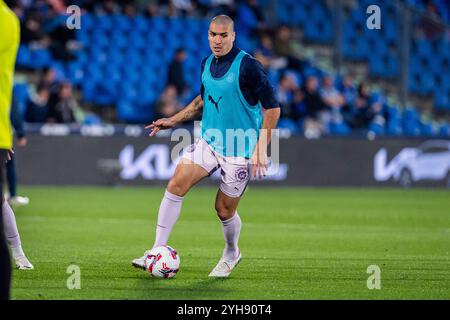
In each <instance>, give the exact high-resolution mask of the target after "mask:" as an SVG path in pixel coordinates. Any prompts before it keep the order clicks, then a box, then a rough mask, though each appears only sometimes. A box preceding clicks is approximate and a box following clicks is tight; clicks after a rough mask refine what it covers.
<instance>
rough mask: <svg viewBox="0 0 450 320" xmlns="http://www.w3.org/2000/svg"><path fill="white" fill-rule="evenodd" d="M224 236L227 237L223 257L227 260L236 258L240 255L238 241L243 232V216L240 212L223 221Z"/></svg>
mask: <svg viewBox="0 0 450 320" xmlns="http://www.w3.org/2000/svg"><path fill="white" fill-rule="evenodd" d="M221 222H222V230H223V237H224V239H225V249H224V250H223V258H225V260H229V261H232V260H235V259H236V258H237V257H238V255H239V248H238V241H239V235H240V233H241V226H242V222H241V217H239V215H238V213H237V212H236V214H235V215H234V216H233V217H232V218H230V219H228V220H224V221H221Z"/></svg>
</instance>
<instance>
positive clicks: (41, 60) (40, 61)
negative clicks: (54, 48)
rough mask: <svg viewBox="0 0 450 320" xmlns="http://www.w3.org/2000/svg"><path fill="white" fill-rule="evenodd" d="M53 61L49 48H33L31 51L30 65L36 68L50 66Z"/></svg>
mask: <svg viewBox="0 0 450 320" xmlns="http://www.w3.org/2000/svg"><path fill="white" fill-rule="evenodd" d="M51 62H52V55H51V53H50V51H49V50H47V49H33V50H31V51H30V66H31V67H32V68H35V69H42V68H45V67H48V66H49V65H50V63H51Z"/></svg>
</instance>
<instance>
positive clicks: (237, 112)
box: [201, 50, 262, 158]
mask: <svg viewBox="0 0 450 320" xmlns="http://www.w3.org/2000/svg"><path fill="white" fill-rule="evenodd" d="M246 54H247V53H246V52H245V51H242V50H241V51H240V52H239V53H238V55H237V56H236V57H235V58H234V61H233V63H232V64H231V66H230V68H229V70H228V71H227V73H226V74H225V75H224V76H222V77H220V78H214V77H213V76H212V75H211V63H212V61H213V59H214V55H213V54H211V55H210V56H209V57H208V59H207V60H206V63H205V67H204V69H203V74H202V83H203V87H204V88H205V91H204V95H203V116H202V130H201V136H202V138H203V139H204V140H205V141H206V142H207V143H208V144H209V145H210V146H211V147H212V148H213V150H214V151H216V152H218V153H220V154H221V155H223V156H226V157H245V158H250V157H251V155H252V153H253V150H254V148H255V146H256V143H257V142H258V138H259V131H260V129H261V125H262V112H261V103H259V102H258V103H257V104H256V105H253V106H252V105H249V104H248V102H247V101H246V99H245V97H244V96H243V94H242V92H241V89H240V87H239V73H240V66H241V61H242V58H243V57H244V56H245V55H246Z"/></svg>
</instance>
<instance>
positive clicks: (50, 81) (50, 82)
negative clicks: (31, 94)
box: [38, 68, 59, 94]
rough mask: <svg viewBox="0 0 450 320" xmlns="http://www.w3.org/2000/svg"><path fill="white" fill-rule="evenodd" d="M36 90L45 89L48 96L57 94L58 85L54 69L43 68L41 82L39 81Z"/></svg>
mask: <svg viewBox="0 0 450 320" xmlns="http://www.w3.org/2000/svg"><path fill="white" fill-rule="evenodd" d="M38 88H45V89H47V90H48V91H49V92H50V94H57V93H58V88H59V83H58V80H57V76H56V71H55V69H52V68H45V69H44V72H43V74H42V77H41V80H40V81H39V84H38Z"/></svg>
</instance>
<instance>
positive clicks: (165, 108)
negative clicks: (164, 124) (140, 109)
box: [155, 85, 182, 118]
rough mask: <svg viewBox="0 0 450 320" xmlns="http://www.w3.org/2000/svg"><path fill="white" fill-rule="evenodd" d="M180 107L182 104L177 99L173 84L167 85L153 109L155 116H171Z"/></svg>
mask: <svg viewBox="0 0 450 320" xmlns="http://www.w3.org/2000/svg"><path fill="white" fill-rule="evenodd" d="M181 108H182V105H181V104H180V102H179V100H178V99H177V89H176V87H175V86H174V85H168V86H167V87H166V88H165V89H164V91H163V93H162V95H161V96H160V97H159V99H158V101H157V102H156V104H155V109H156V112H157V113H158V117H157V118H168V117H171V116H173V115H174V114H175V113H177V112H178V111H179V110H181Z"/></svg>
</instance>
